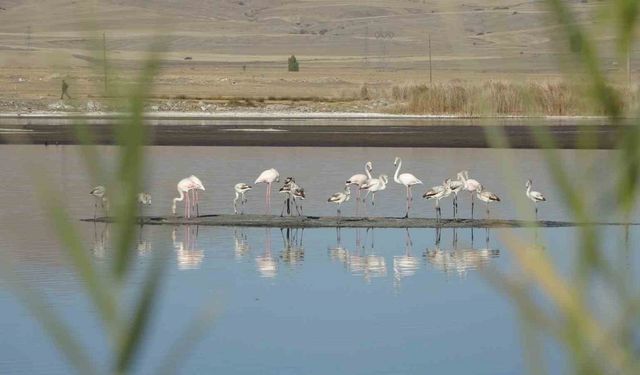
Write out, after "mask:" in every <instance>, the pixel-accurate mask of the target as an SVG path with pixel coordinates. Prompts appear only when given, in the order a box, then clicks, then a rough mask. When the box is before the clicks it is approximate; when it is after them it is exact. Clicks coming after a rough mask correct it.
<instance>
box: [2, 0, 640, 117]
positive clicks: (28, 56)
mask: <svg viewBox="0 0 640 375" xmlns="http://www.w3.org/2000/svg"><path fill="white" fill-rule="evenodd" d="M87 3H90V4H87ZM573 3H574V6H575V9H576V10H577V11H578V13H579V19H580V22H583V23H584V24H592V23H593V19H594V17H595V15H596V14H597V13H598V12H599V10H600V8H599V7H601V3H600V2H596V1H588V2H581V1H574V2H573ZM592 29H593V32H594V35H597V36H598V37H597V39H598V40H599V41H600V42H601V43H600V46H601V47H605V48H604V50H603V51H604V52H603V56H602V58H603V61H604V62H605V65H604V66H605V67H606V69H607V70H608V71H609V73H610V74H611V75H612V76H613V77H620V76H624V75H625V74H626V73H625V72H624V71H623V70H624V69H623V68H624V67H623V66H622V65H624V64H620V63H619V62H618V60H617V58H616V55H615V49H614V43H612V41H611V39H610V37H609V36H608V35H610V34H611V33H608V32H607V30H602V29H601V28H598V25H597V24H596V25H594V26H593V27H592ZM103 34H104V38H105V39H104V40H105V41H106V44H104V45H105V46H106V56H107V62H108V69H107V77H108V79H107V81H108V82H107V85H108V87H109V89H110V91H109V92H108V94H107V92H106V91H105V82H104V75H105V74H104V65H103V61H104V59H103ZM561 34H562V33H561V30H560V28H559V26H558V24H557V22H556V21H555V20H554V18H553V17H552V16H551V15H550V14H549V13H548V11H547V9H546V8H545V7H544V4H542V2H540V1H533V0H530V1H517V0H514V1H491V0H476V1H471V2H462V1H449V0H437V1H418V0H398V1H369V2H366V3H363V2H361V1H357V0H341V1H335V0H333V1H332V0H315V1H312V0H306V1H290V0H234V1H214V0H185V1H170V0H154V1H143V0H133V1H124V0H101V1H96V2H83V1H76V0H48V1H37V0H8V1H7V0H5V1H2V2H0V87H2V90H0V111H1V112H29V111H71V110H73V111H76V110H80V111H100V110H107V109H109V108H110V105H111V104H110V103H111V102H110V100H109V99H110V98H113V97H118V96H121V95H122V94H123V93H124V91H126V87H127V85H128V84H130V83H131V82H133V81H134V80H135V77H136V76H137V74H138V73H139V71H140V69H141V66H142V61H144V59H145V58H147V57H148V56H149V54H148V51H149V50H152V49H154V50H155V51H158V52H160V58H161V71H160V73H159V75H158V77H157V79H156V85H155V88H154V92H153V100H152V101H151V103H150V104H149V109H150V110H152V111H203V112H211V111H225V110H237V109H238V108H239V107H240V108H242V109H244V110H255V111H265V110H266V111H270V110H290V109H295V110H299V111H345V112H349V111H360V112H361V111H365V112H370V111H382V112H385V111H390V110H392V109H393V108H394V106H395V105H396V104H397V103H396V101H397V98H393V96H392V95H391V89H392V87H393V86H403V85H410V84H420V83H428V82H429V53H428V48H427V46H428V35H430V38H431V54H432V76H433V81H435V82H449V81H451V80H461V81H469V82H479V81H486V80H509V81H527V80H536V81H537V80H554V79H558V78H559V77H560V76H561V73H562V71H563V69H562V66H561V65H562V64H561V61H562V57H563V54H559V53H558V51H559V50H561V49H559V48H558V44H562V43H564V42H563V41H562V38H561V37H560V35H561ZM565 50H566V48H565ZM291 54H295V55H296V57H297V58H298V61H299V62H300V71H299V72H287V57H288V56H290V55H291ZM632 71H633V69H632ZM62 79H66V80H67V82H68V83H69V84H70V90H69V93H70V95H71V96H72V98H73V99H72V100H65V101H64V102H62V101H60V100H59V96H60V86H61V80H62ZM115 87H119V88H120V90H119V91H117V90H114V88H115Z"/></svg>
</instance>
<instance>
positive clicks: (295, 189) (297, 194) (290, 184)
mask: <svg viewBox="0 0 640 375" xmlns="http://www.w3.org/2000/svg"><path fill="white" fill-rule="evenodd" d="M279 192H280V193H282V194H287V195H288V197H287V199H286V200H285V201H284V203H283V205H282V212H280V216H283V215H284V209H285V207H287V203H288V200H289V199H292V200H293V204H294V205H295V206H296V212H297V213H298V215H300V216H302V203H300V207H298V199H300V200H304V199H305V198H306V196H305V194H304V189H303V188H302V187H300V186H299V185H298V184H296V180H295V179H294V178H293V177H287V178H286V179H285V180H284V186H282V187H281V188H280V190H279ZM287 211H289V210H287Z"/></svg>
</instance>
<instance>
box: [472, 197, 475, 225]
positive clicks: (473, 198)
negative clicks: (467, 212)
mask: <svg viewBox="0 0 640 375" xmlns="http://www.w3.org/2000/svg"><path fill="white" fill-rule="evenodd" d="M474 201H475V196H474V195H473V192H471V218H472V219H473V202H474Z"/></svg>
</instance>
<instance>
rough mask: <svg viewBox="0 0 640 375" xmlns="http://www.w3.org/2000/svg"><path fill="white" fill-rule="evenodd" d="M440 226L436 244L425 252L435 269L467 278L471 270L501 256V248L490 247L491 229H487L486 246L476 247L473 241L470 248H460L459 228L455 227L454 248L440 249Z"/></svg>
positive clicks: (437, 230) (484, 265) (479, 267)
mask: <svg viewBox="0 0 640 375" xmlns="http://www.w3.org/2000/svg"><path fill="white" fill-rule="evenodd" d="M440 231H441V229H440V228H436V236H435V244H434V248H433V249H431V250H430V249H427V250H426V251H425V253H424V257H425V259H426V261H427V262H428V263H429V264H431V265H432V266H433V267H434V268H435V269H437V270H439V271H442V272H444V273H445V274H446V275H447V276H448V275H450V274H454V273H455V274H456V275H457V276H458V277H459V278H465V277H466V276H467V274H468V272H469V271H474V270H478V269H482V268H484V267H486V266H487V265H488V264H489V263H490V262H491V259H494V258H497V257H499V256H500V250H498V249H492V248H490V247H489V229H488V228H487V229H486V237H485V247H484V248H479V249H475V248H473V242H472V244H471V248H469V249H458V240H457V237H458V236H457V232H456V231H457V229H456V228H453V241H452V242H453V243H452V247H453V248H452V250H448V251H447V250H441V249H440V233H439V232H440Z"/></svg>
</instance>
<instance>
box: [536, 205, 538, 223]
mask: <svg viewBox="0 0 640 375" xmlns="http://www.w3.org/2000/svg"><path fill="white" fill-rule="evenodd" d="M536 221H538V204H537V203H536Z"/></svg>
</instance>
